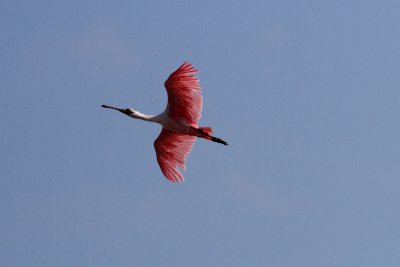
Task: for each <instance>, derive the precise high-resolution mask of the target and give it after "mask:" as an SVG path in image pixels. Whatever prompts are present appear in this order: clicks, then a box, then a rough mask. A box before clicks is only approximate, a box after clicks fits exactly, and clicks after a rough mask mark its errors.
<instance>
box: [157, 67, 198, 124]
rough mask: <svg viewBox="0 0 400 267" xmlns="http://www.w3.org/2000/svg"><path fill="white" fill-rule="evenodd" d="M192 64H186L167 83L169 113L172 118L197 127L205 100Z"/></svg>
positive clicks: (196, 71)
mask: <svg viewBox="0 0 400 267" xmlns="http://www.w3.org/2000/svg"><path fill="white" fill-rule="evenodd" d="M198 72H199V71H198V70H196V69H195V68H194V67H193V66H192V64H190V63H189V62H185V63H183V64H182V66H180V67H179V68H178V69H177V70H176V71H175V72H173V73H172V74H171V75H170V76H169V77H168V79H167V80H166V81H165V84H164V85H165V88H166V89H167V93H168V105H167V111H168V114H169V116H170V117H171V118H173V119H177V120H182V119H183V120H184V121H186V122H187V123H188V124H192V125H195V126H197V123H198V121H199V119H200V117H201V108H202V105H203V100H202V97H201V88H200V85H199V79H197V78H196V77H195V74H196V73H198Z"/></svg>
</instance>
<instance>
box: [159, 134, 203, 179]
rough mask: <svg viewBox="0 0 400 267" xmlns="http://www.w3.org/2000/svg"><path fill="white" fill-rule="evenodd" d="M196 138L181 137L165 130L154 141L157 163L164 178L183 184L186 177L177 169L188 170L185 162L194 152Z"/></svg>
mask: <svg viewBox="0 0 400 267" xmlns="http://www.w3.org/2000/svg"><path fill="white" fill-rule="evenodd" d="M195 140H196V137H195V136H190V135H181V134H177V133H175V132H172V131H170V130H167V129H165V128H163V129H162V131H161V133H160V135H159V136H158V137H157V139H156V141H154V148H155V150H156V154H157V161H158V164H159V165H160V168H161V171H162V172H163V174H164V176H165V177H166V178H167V179H168V180H170V181H172V182H178V183H180V182H183V180H184V177H183V175H182V174H181V173H180V172H179V170H178V168H177V167H180V168H181V169H182V170H186V166H185V160H186V157H187V155H188V154H189V153H190V151H191V150H192V147H193V144H194V141H195Z"/></svg>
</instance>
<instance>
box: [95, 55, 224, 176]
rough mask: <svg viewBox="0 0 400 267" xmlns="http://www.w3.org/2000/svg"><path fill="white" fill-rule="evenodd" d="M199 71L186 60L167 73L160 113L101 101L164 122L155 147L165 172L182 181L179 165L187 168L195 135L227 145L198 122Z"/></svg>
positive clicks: (136, 116)
mask: <svg viewBox="0 0 400 267" xmlns="http://www.w3.org/2000/svg"><path fill="white" fill-rule="evenodd" d="M197 73H198V70H196V69H195V68H194V67H193V66H192V64H190V63H189V62H184V63H183V64H182V65H181V66H180V67H179V68H178V69H177V70H176V71H175V72H173V73H172V74H171V75H170V76H169V77H168V79H167V80H166V81H165V83H164V85H165V88H166V89H167V94H168V103H167V107H166V108H165V110H164V111H163V112H162V113H160V114H158V115H154V116H152V115H145V114H142V113H140V112H139V111H136V110H133V109H131V108H125V109H123V108H116V107H112V106H109V105H101V106H102V107H103V108H110V109H115V110H118V111H119V112H121V113H124V114H125V115H128V116H129V117H131V118H134V119H141V120H145V121H150V122H155V123H159V124H161V125H162V127H163V128H162V130H161V133H160V135H159V136H158V137H157V139H156V140H155V141H154V148H155V150H156V154H157V161H158V164H159V165H160V169H161V171H162V173H163V174H164V176H165V177H166V178H167V179H168V180H170V181H172V182H183V180H184V177H183V175H182V173H181V172H180V171H179V169H178V167H179V168H181V169H182V170H186V166H185V161H186V157H187V156H188V154H189V153H190V151H191V150H192V148H193V145H194V142H195V140H196V137H200V138H204V139H207V140H210V141H214V142H217V143H220V144H223V145H228V143H227V142H225V141H224V140H222V139H220V138H218V137H215V136H212V135H211V134H212V131H213V130H212V128H211V127H199V126H198V122H199V119H200V117H201V110H202V105H203V100H202V96H201V88H200V85H199V79H198V78H196V76H195V75H196V74H197Z"/></svg>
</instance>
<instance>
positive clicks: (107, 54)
mask: <svg viewBox="0 0 400 267" xmlns="http://www.w3.org/2000/svg"><path fill="white" fill-rule="evenodd" d="M74 49H75V50H76V53H78V54H79V56H80V57H82V58H84V59H85V60H87V61H89V62H92V63H95V64H104V65H109V64H118V65H120V64H123V65H127V64H129V65H130V64H135V65H136V64H137V63H138V60H139V59H138V58H139V57H138V53H137V50H136V48H135V44H134V41H133V38H132V36H128V35H127V34H126V33H122V32H121V31H119V30H118V29H117V28H116V27H113V25H112V24H111V23H108V22H106V21H104V20H96V21H95V22H91V23H88V24H87V25H86V26H84V27H83V29H82V31H81V32H80V33H79V34H78V35H77V37H76V39H75V41H74Z"/></svg>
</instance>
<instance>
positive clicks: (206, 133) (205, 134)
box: [197, 127, 228, 146]
mask: <svg viewBox="0 0 400 267" xmlns="http://www.w3.org/2000/svg"><path fill="white" fill-rule="evenodd" d="M197 132H198V133H199V134H200V135H199V137H201V138H204V139H207V140H210V141H213V142H216V143H220V144H223V145H225V146H227V145H228V143H227V142H225V141H224V140H222V139H221V138H218V137H215V136H212V135H211V134H212V132H213V130H212V128H211V127H199V128H198V129H197Z"/></svg>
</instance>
